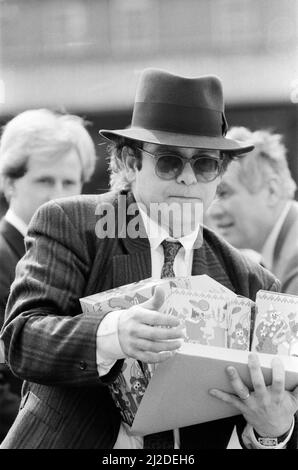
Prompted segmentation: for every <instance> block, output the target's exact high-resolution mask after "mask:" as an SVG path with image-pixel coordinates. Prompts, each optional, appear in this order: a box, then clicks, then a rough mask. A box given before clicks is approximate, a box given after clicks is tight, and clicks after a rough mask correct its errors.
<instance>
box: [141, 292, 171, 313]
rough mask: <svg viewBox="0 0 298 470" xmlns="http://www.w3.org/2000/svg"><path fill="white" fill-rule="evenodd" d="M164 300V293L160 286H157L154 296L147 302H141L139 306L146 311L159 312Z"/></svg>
mask: <svg viewBox="0 0 298 470" xmlns="http://www.w3.org/2000/svg"><path fill="white" fill-rule="evenodd" d="M164 300H165V293H164V290H163V289H162V287H161V286H157V287H156V289H155V291H154V294H153V296H152V297H150V299H149V300H146V302H143V303H142V304H141V306H142V307H143V308H146V309H147V310H159V309H160V307H161V306H162V304H163V303H164Z"/></svg>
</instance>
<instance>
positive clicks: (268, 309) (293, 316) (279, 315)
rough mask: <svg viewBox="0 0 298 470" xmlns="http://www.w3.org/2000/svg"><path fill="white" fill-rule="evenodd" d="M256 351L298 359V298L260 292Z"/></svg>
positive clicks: (258, 296)
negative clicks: (296, 357) (297, 357)
mask: <svg viewBox="0 0 298 470" xmlns="http://www.w3.org/2000/svg"><path fill="white" fill-rule="evenodd" d="M251 350H252V351H257V352H261V353H268V354H281V355H287V356H294V355H297V356H298V296H295V295H290V294H280V293H276V292H270V291H263V290H260V291H259V292H258V293H257V297H256V321H255V328H254V334H253V340H252V347H251Z"/></svg>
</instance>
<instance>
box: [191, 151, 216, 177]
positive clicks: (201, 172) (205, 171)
mask: <svg viewBox="0 0 298 470" xmlns="http://www.w3.org/2000/svg"><path fill="white" fill-rule="evenodd" d="M219 165H220V163H219V160H216V159H215V158H210V157H208V156H206V157H203V156H201V157H200V158H198V159H196V160H195V162H194V165H193V169H194V172H195V174H196V176H197V177H200V178H201V179H203V180H205V181H212V180H214V179H215V178H216V177H217V176H218V174H219Z"/></svg>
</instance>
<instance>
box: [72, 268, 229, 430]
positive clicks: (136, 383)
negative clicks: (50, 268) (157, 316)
mask: <svg viewBox="0 0 298 470" xmlns="http://www.w3.org/2000/svg"><path fill="white" fill-rule="evenodd" d="M158 285H160V286H162V288H163V290H164V291H165V294H166V295H165V302H164V304H163V305H162V306H161V308H160V311H162V312H164V313H166V312H167V313H168V314H174V312H173V307H174V306H175V307H177V305H178V303H179V305H181V318H182V317H183V318H184V317H185V316H186V314H185V310H187V309H186V308H185V307H183V305H184V304H185V305H187V308H188V309H189V308H190V304H189V303H187V299H188V297H189V298H190V296H193V297H194V301H199V300H200V299H201V302H203V301H204V299H203V297H204V296H205V295H206V293H207V292H208V291H209V292H210V295H211V296H213V297H214V299H215V298H216V299H218V303H221V305H224V304H226V303H228V301H229V300H230V299H235V298H236V294H235V293H234V292H232V291H230V290H229V289H227V288H226V287H225V286H222V285H221V284H220V283H219V282H217V281H215V280H214V279H212V278H210V277H209V276H207V275H201V276H189V277H175V278H164V279H152V278H149V279H145V280H143V281H140V282H135V283H132V284H129V285H125V286H121V287H118V288H116V289H111V290H108V291H105V292H101V293H98V294H94V295H91V296H88V297H85V298H82V299H80V302H81V306H82V310H83V312H84V313H86V314H88V313H90V312H92V313H98V314H99V315H102V316H103V315H105V314H106V313H109V312H111V311H113V310H119V309H124V308H129V307H130V306H132V305H136V304H139V303H143V302H145V301H146V300H148V299H149V298H150V297H151V296H152V295H153V293H154V289H155V288H156V286H158ZM179 289H180V291H179V292H178V290H179ZM190 289H191V290H190ZM199 290H200V291H204V292H203V293H200V294H198V296H196V292H198V291H199ZM193 291H195V292H193ZM172 292H175V295H174V296H173V297H172V296H171V293H172ZM190 293H191V294H190ZM169 299H171V304H169V305H168V301H169ZM190 300H191V299H190ZM176 302H177V305H175V304H176ZM202 307H203V305H202ZM217 309H219V307H218V308H217ZM179 310H180V308H179ZM201 310H202V312H203V313H204V307H203V309H201ZM175 311H176V312H177V310H175ZM183 312H184V313H183ZM205 313H206V312H205ZM183 315H184V316H183ZM194 316H195V314H194V313H193V318H192V319H191V318H189V320H188V319H186V322H187V321H189V322H191V321H193V323H194V325H193V328H191V326H192V325H191V324H190V325H189V326H187V328H188V331H189V340H190V341H191V340H195V335H194V331H195V326H196V325H195V323H196V319H195V318H194ZM204 317H205V319H203V322H204V323H205V330H204V331H203V332H202V335H201V336H200V337H199V338H197V340H198V341H200V338H202V341H203V337H204V338H206V340H205V344H216V345H220V346H224V345H225V341H226V319H225V320H224V324H223V322H222V323H220V322H219V324H218V327H216V321H215V320H214V319H213V318H211V316H210V315H209V317H208V314H207V313H206V314H205V315H204ZM224 318H225V316H224ZM200 328H201V325H198V328H197V331H198V333H199V331H200ZM212 336H213V339H212ZM153 372H154V365H153V364H142V363H140V362H138V361H136V360H135V359H131V358H128V359H125V361H124V363H123V367H122V371H121V373H120V374H119V376H118V377H117V378H116V380H115V382H113V383H112V384H110V385H109V388H110V391H111V393H112V396H113V398H114V401H115V403H116V405H117V406H118V408H119V409H120V412H121V415H122V419H123V420H124V421H125V422H126V423H128V424H129V425H131V424H132V423H133V420H134V417H135V414H136V412H137V409H138V407H139V405H140V403H141V400H142V398H143V396H144V393H145V391H146V388H147V386H148V383H149V381H150V379H151V377H152V373H153Z"/></svg>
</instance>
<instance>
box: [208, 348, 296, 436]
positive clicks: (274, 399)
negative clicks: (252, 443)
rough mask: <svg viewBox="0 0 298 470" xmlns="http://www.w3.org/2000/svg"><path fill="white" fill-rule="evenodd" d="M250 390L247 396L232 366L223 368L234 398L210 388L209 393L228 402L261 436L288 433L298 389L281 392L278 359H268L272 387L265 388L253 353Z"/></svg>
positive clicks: (282, 378) (282, 379)
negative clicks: (270, 363)
mask: <svg viewBox="0 0 298 470" xmlns="http://www.w3.org/2000/svg"><path fill="white" fill-rule="evenodd" d="M248 367H249V370H250V376H251V381H252V384H253V391H251V392H250V393H249V390H248V388H247V386H246V385H245V384H244V383H243V382H242V380H241V378H240V376H239V374H238V372H237V370H236V369H235V368H234V367H228V368H227V374H228V376H229V379H230V382H231V385H232V387H233V390H234V392H235V395H233V394H230V393H226V392H222V391H220V390H215V389H212V390H210V392H209V393H210V394H211V395H212V396H215V397H216V398H219V399H220V400H222V401H224V402H226V403H229V404H231V405H233V406H235V408H237V409H238V410H239V411H240V413H242V414H243V416H244V418H245V419H246V421H247V422H248V423H249V424H251V426H252V427H253V428H254V429H255V430H256V431H257V433H258V434H260V435H261V436H264V437H278V436H281V435H282V434H285V433H286V432H287V431H289V429H290V427H291V424H292V421H293V416H294V414H295V413H296V411H297V409H298V387H296V388H295V389H294V390H293V391H292V392H288V391H286V390H285V371H284V366H283V364H282V361H281V360H280V359H279V358H278V357H274V358H273V360H272V384H271V385H270V386H266V385H265V381H264V377H263V373H262V370H261V367H260V363H259V359H258V356H257V354H250V355H249V357H248Z"/></svg>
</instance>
